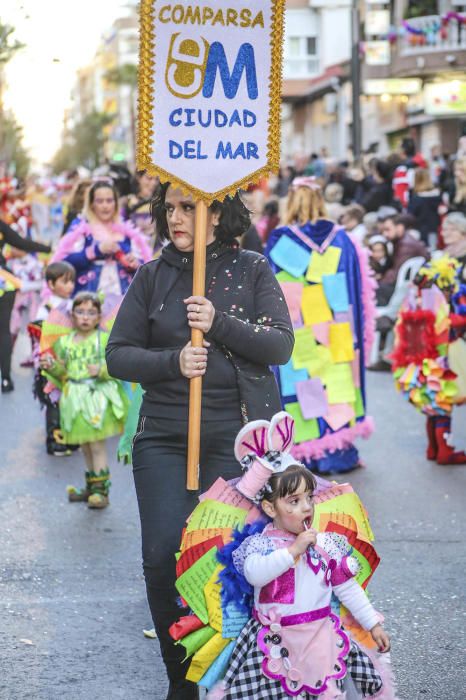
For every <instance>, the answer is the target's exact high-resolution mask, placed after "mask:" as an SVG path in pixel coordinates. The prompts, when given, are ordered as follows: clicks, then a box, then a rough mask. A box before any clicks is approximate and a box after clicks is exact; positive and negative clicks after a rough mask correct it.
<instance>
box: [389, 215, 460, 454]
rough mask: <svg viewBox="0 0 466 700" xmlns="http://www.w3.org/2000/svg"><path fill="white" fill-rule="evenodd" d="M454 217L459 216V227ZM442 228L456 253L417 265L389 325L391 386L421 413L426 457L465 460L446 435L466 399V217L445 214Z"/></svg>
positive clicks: (452, 438) (452, 439)
mask: <svg viewBox="0 0 466 700" xmlns="http://www.w3.org/2000/svg"><path fill="white" fill-rule="evenodd" d="M455 217H461V218H462V219H463V220H464V221H463V228H462V231H461V229H460V226H461V224H460V226H458V225H456V226H455V223H454V221H452V219H454V218H455ZM444 228H445V234H446V241H448V243H447V248H449V250H450V251H451V252H452V253H453V252H454V253H455V255H456V257H449V256H448V255H445V254H444V255H442V256H441V257H435V258H434V259H433V260H432V261H431V262H430V263H429V264H427V265H425V266H424V267H422V268H421V270H420V271H419V273H418V275H417V276H416V279H415V287H414V289H413V290H412V293H411V294H410V295H409V296H408V298H407V300H406V302H405V304H404V307H403V308H402V310H401V312H400V315H399V318H398V322H397V325H396V327H395V346H394V350H393V352H392V355H391V359H392V369H393V374H394V378H395V380H396V386H397V388H398V389H399V390H400V391H402V392H403V394H404V396H405V398H407V399H408V401H409V402H410V403H412V404H413V405H414V406H415V407H416V408H417V409H418V410H419V411H421V412H422V413H424V415H426V416H427V420H426V430H427V439H428V446H427V459H429V460H436V461H437V463H438V464H444V465H447V464H466V452H465V451H463V450H461V449H457V448H456V444H455V443H456V440H455V438H454V436H453V435H452V415H453V418H454V419H455V418H456V417H458V416H459V411H462V410H463V409H462V408H460V406H461V404H464V403H466V342H465V337H466V281H465V275H464V269H465V268H464V266H465V262H466V219H465V218H464V217H462V215H461V214H450V215H449V216H448V217H446V224H445V225H444ZM455 228H456V232H455ZM455 422H456V421H455ZM460 439H461V440H462V441H463V442H464V416H463V424H462V426H461V430H460ZM455 448H456V449H455Z"/></svg>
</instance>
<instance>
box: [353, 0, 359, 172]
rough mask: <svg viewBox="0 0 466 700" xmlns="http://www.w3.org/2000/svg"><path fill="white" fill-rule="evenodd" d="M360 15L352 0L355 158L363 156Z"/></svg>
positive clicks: (357, 5) (356, 5)
mask: <svg viewBox="0 0 466 700" xmlns="http://www.w3.org/2000/svg"><path fill="white" fill-rule="evenodd" d="M360 26H361V23H360V17H359V3H358V0H352V5H351V85H352V92H353V98H352V102H353V124H352V141H353V158H354V160H359V158H360V156H361V104H360V95H361V62H360V58H359V44H360Z"/></svg>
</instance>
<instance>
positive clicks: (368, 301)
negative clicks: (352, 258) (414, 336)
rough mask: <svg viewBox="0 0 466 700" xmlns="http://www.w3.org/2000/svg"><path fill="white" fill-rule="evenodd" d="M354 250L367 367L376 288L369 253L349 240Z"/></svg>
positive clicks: (372, 331) (373, 332)
mask: <svg viewBox="0 0 466 700" xmlns="http://www.w3.org/2000/svg"><path fill="white" fill-rule="evenodd" d="M351 242H352V244H353V245H354V247H355V249H356V253H357V255H358V260H359V270H360V272H361V286H362V307H363V314H364V360H365V365H366V367H367V365H368V363H369V358H370V355H371V349H372V344H373V342H374V336H375V308H376V300H375V290H376V289H377V287H378V284H377V281H376V279H375V277H374V272H373V270H372V268H371V267H370V265H369V251H368V250H367V249H366V248H363V247H362V246H361V245H360V244H359V243H358V242H357V241H355V240H353V239H351Z"/></svg>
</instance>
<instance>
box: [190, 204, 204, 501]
mask: <svg viewBox="0 0 466 700" xmlns="http://www.w3.org/2000/svg"><path fill="white" fill-rule="evenodd" d="M206 235H207V206H206V204H205V203H204V202H196V215H195V223H194V269H193V296H202V297H203V296H204V295H205V266H206ZM203 339H204V334H203V332H202V331H200V330H198V329H197V328H193V329H192V330H191V343H192V345H193V347H195V348H201V347H202V341H203ZM201 401H202V377H193V378H192V379H190V380H189V424H188V464H187V474H186V488H187V490H188V491H197V490H198V489H199V455H200V447H201Z"/></svg>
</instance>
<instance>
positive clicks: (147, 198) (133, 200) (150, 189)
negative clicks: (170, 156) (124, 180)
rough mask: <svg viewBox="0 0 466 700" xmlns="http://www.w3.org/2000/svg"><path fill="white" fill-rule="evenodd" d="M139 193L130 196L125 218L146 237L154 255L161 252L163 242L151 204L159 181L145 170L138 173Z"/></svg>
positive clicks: (124, 212)
mask: <svg viewBox="0 0 466 700" xmlns="http://www.w3.org/2000/svg"><path fill="white" fill-rule="evenodd" d="M136 183H137V192H136V194H130V195H129V196H128V199H127V202H126V206H125V208H124V211H123V218H124V219H127V220H129V221H131V222H132V223H133V224H134V226H135V227H136V228H138V229H139V230H140V231H141V232H142V233H143V234H144V235H145V236H147V239H148V243H149V245H150V247H151V249H152V250H153V252H154V254H155V255H157V253H159V252H160V249H161V247H162V242H161V240H160V239H159V237H158V236H157V232H156V230H155V226H154V223H153V221H152V216H151V213H150V203H151V201H152V198H153V197H154V192H155V188H156V187H157V185H158V184H159V179H158V178H157V177H153V176H152V175H149V173H147V172H146V171H145V170H141V171H139V172H137V173H136Z"/></svg>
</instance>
